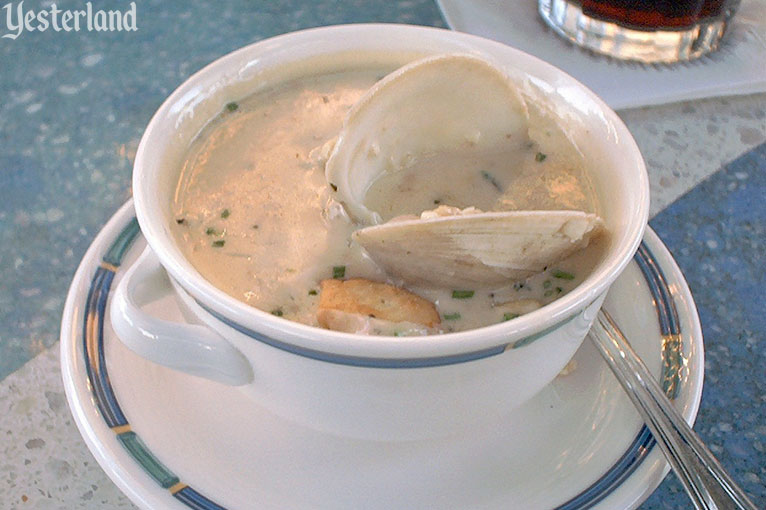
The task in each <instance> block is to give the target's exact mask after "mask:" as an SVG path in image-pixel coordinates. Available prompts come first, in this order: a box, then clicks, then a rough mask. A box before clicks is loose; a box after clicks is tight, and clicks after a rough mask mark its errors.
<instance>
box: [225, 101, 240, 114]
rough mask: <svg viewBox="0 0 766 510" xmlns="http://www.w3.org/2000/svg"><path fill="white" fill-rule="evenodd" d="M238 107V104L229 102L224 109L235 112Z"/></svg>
mask: <svg viewBox="0 0 766 510" xmlns="http://www.w3.org/2000/svg"><path fill="white" fill-rule="evenodd" d="M238 108H239V105H238V104H237V103H235V102H231V103H229V104H227V105H226V109H227V110H229V111H230V112H236V111H237V109H238Z"/></svg>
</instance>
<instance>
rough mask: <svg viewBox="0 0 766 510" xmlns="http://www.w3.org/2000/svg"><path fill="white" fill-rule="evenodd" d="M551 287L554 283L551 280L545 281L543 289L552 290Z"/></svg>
mask: <svg viewBox="0 0 766 510" xmlns="http://www.w3.org/2000/svg"><path fill="white" fill-rule="evenodd" d="M551 285H553V282H552V281H550V280H545V281H544V282H543V288H544V289H550V288H551Z"/></svg>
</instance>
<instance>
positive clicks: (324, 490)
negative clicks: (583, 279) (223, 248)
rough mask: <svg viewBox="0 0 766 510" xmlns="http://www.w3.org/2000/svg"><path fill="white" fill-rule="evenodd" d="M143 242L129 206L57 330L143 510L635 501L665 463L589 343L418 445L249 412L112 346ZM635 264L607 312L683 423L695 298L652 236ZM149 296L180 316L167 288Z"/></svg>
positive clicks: (86, 419) (88, 434)
mask: <svg viewBox="0 0 766 510" xmlns="http://www.w3.org/2000/svg"><path fill="white" fill-rule="evenodd" d="M143 246H144V241H143V238H142V237H141V235H140V232H139V231H138V227H137V224H136V222H135V220H134V217H133V208H132V202H128V203H127V204H125V205H124V206H123V207H122V209H120V211H119V212H118V213H117V214H116V215H115V216H114V217H113V218H112V219H111V220H110V221H109V223H108V224H107V225H106V227H104V229H103V231H102V232H101V233H100V234H99V235H98V237H97V238H96V240H95V241H94V243H93V245H92V246H91V247H90V249H89V250H88V252H87V254H86V255H85V257H84V259H83V261H82V263H81V265H80V268H79V269H78V271H77V274H76V275H75V278H74V281H73V283H72V286H71V289H70V291H69V296H68V298H67V303H66V308H65V310H64V316H63V321H62V327H61V364H62V372H63V378H64V386H65V389H66V393H67V397H68V400H69V405H70V407H71V409H72V413H73V414H74V418H75V421H76V423H77V425H78V427H79V429H80V432H81V433H82V435H83V437H84V438H85V441H86V443H87V444H88V447H89V448H90V449H91V451H92V452H93V454H94V456H95V457H96V459H97V460H98V462H99V463H100V464H101V467H102V468H103V469H104V471H106V473H107V474H108V475H109V477H111V478H112V480H114V482H115V483H116V484H117V485H118V486H119V487H120V488H121V489H122V490H123V491H124V492H125V493H126V494H127V495H128V497H130V499H131V500H133V502H135V503H136V504H137V505H138V506H139V507H142V508H151V509H155V510H156V509H189V508H194V509H219V508H229V509H239V508H242V509H247V508H258V509H280V510H281V509H312V508H317V509H345V508H348V509H354V510H358V509H378V508H380V509H392V508H439V509H442V508H456V509H464V508H471V509H494V508H497V509H500V508H502V509H513V508H524V509H527V510H534V509H544V510H550V509H554V508H556V509H562V510H563V509H566V510H574V509H585V508H598V509H609V510H615V509H632V508H636V507H637V506H638V505H639V504H640V503H641V502H642V501H643V500H644V499H645V498H646V497H647V496H648V495H649V494H650V493H651V492H652V491H653V490H654V489H655V488H656V487H657V485H659V483H660V481H661V480H662V478H663V477H664V475H665V473H666V472H667V464H666V463H665V461H664V459H663V458H662V456H661V453H660V452H659V449H658V448H656V447H653V439H652V438H651V435H650V434H649V433H648V432H647V431H646V429H645V427H644V426H643V424H642V422H641V420H640V418H639V416H638V413H637V412H636V411H635V410H634V409H633V407H632V405H631V404H630V402H629V400H628V398H627V397H626V396H625V395H624V394H623V392H622V389H621V387H620V386H619V385H618V383H617V382H616V380H615V379H614V378H613V376H612V374H611V372H609V369H608V368H607V367H606V365H605V364H604V363H603V362H602V360H601V359H600V358H599V356H598V354H597V353H596V351H595V349H594V348H593V347H592V345H591V344H590V342H588V341H586V342H585V343H584V344H583V346H582V348H581V349H580V350H579V351H578V353H577V354H576V356H575V360H576V367H575V369H574V371H573V372H571V373H570V374H569V375H565V376H559V377H558V378H557V379H556V380H555V381H554V382H553V383H552V384H551V385H549V386H548V387H546V388H545V389H544V390H543V391H542V392H541V393H540V394H538V395H537V396H536V397H535V398H534V399H533V400H532V401H530V402H528V403H527V404H526V405H524V406H523V407H522V408H520V409H518V410H517V411H515V412H514V413H513V414H512V415H510V416H508V417H507V419H506V420H504V421H503V422H501V423H497V424H496V425H495V426H493V427H491V428H487V429H485V430H473V431H470V432H469V433H465V434H462V435H460V436H454V437H451V438H449V439H439V440H429V441H417V442H414V441H413V442H395V443H386V442H366V441H360V440H352V439H347V438H342V437H336V436H330V435H327V434H323V433H320V432H316V431H313V430H310V429H307V428H305V427H302V426H299V425H297V424H294V423H291V422H287V421H285V420H283V419H281V418H278V417H276V416H274V415H272V414H270V413H269V412H267V411H265V410H263V409H260V408H258V407H256V406H254V404H253V402H251V401H249V400H248V399H247V398H246V397H245V396H244V394H243V393H241V392H240V391H239V390H238V389H236V388H232V387H228V386H224V385H221V384H217V383H214V382H210V381H207V380H203V379H198V378H195V377H193V376H189V375H184V374H182V373H179V372H174V371H172V370H170V369H167V368H163V367H160V366H158V365H154V364H152V363H150V362H148V361H145V360H143V359H142V358H140V357H138V356H137V355H135V354H133V353H132V352H131V351H129V350H128V349H127V348H125V347H124V346H123V345H122V343H121V342H120V341H119V339H117V338H116V337H115V335H114V333H113V331H112V330H111V327H110V324H109V317H108V314H107V313H106V310H108V307H107V306H106V304H107V299H108V294H109V290H110V287H111V286H112V283H113V282H112V279H113V278H119V277H120V274H121V273H122V272H123V271H124V268H125V267H126V266H129V265H130V264H131V263H132V262H133V261H134V260H135V257H136V256H137V254H138V253H139V252H140V249H141V248H142V247H143ZM636 260H637V261H639V260H640V263H639V262H632V263H631V264H630V265H629V266H628V269H627V270H626V272H625V273H624V275H623V276H621V277H620V278H619V279H618V281H617V282H616V284H615V285H614V286H613V288H612V290H611V291H610V294H609V296H608V297H607V301H606V306H607V308H608V309H609V310H610V312H611V313H612V314H613V315H614V316H615V318H616V319H617V320H618V322H619V323H620V324H621V325H622V327H623V329H624V330H625V332H626V333H627V335H628V337H629V338H631V339H632V341H633V346H634V347H635V348H636V350H637V351H638V353H639V354H640V355H641V356H642V357H643V359H644V360H645V361H646V362H647V364H648V365H649V367H650V369H651V370H652V371H653V372H654V373H655V374H658V376H660V375H663V376H664V377H666V386H667V387H668V388H669V391H671V387H672V386H673V385H675V386H674V387H675V392H676V396H675V402H676V405H677V407H678V408H679V409H680V410H681V411H682V413H683V415H684V416H685V417H686V419H687V421H689V422H690V423H692V422H693V420H694V417H695V416H696V413H697V409H698V405H699V400H700V395H701V392H702V379H703V370H704V366H703V346H702V336H701V330H700V325H699V320H698V318H697V313H696V309H695V307H694V303H693V301H692V298H691V295H690V293H689V289H688V288H687V286H686V283H685V281H684V279H683V276H682V275H681V273H680V271H679V269H678V267H677V266H676V264H675V263H674V261H673V259H672V258H671V256H670V254H669V253H668V251H667V250H666V249H665V247H664V246H663V245H662V243H661V241H660V240H659V239H658V238H657V236H656V235H655V234H654V233H653V232H651V231H648V232H647V234H646V237H645V242H644V246H643V247H642V251H641V252H640V254H639V256H637V259H636ZM641 265H643V270H645V273H644V272H642V268H641ZM660 273H664V278H665V282H666V284H665V283H664V282H663V281H662V280H661V278H662V277H661V275H660ZM650 281H651V284H650V283H648V282H650ZM655 305H656V306H655ZM151 306H153V307H154V312H155V313H158V314H162V315H163V316H165V317H167V318H176V319H180V318H181V317H182V315H181V312H180V311H179V309H178V307H177V304H176V303H175V301H174V298H172V297H170V296H166V297H164V298H162V299H159V300H158V301H156V302H155V303H153V304H152V305H151ZM661 330H662V331H663V332H664V333H665V334H664V335H663V334H662V333H661ZM676 340H679V341H680V342H678V341H676ZM663 352H664V358H665V360H664V361H663V360H662V358H663ZM663 365H664V367H663ZM675 368H679V370H678V371H674V370H675ZM674 374H677V375H678V377H675V376H674Z"/></svg>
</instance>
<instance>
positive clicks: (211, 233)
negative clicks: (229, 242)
mask: <svg viewBox="0 0 766 510" xmlns="http://www.w3.org/2000/svg"><path fill="white" fill-rule="evenodd" d="M205 233H206V234H207V235H209V236H212V235H215V229H214V228H213V227H207V228H206V229H205Z"/></svg>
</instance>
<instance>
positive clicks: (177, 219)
mask: <svg viewBox="0 0 766 510" xmlns="http://www.w3.org/2000/svg"><path fill="white" fill-rule="evenodd" d="M176 223H178V224H179V225H183V224H184V223H186V218H176Z"/></svg>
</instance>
